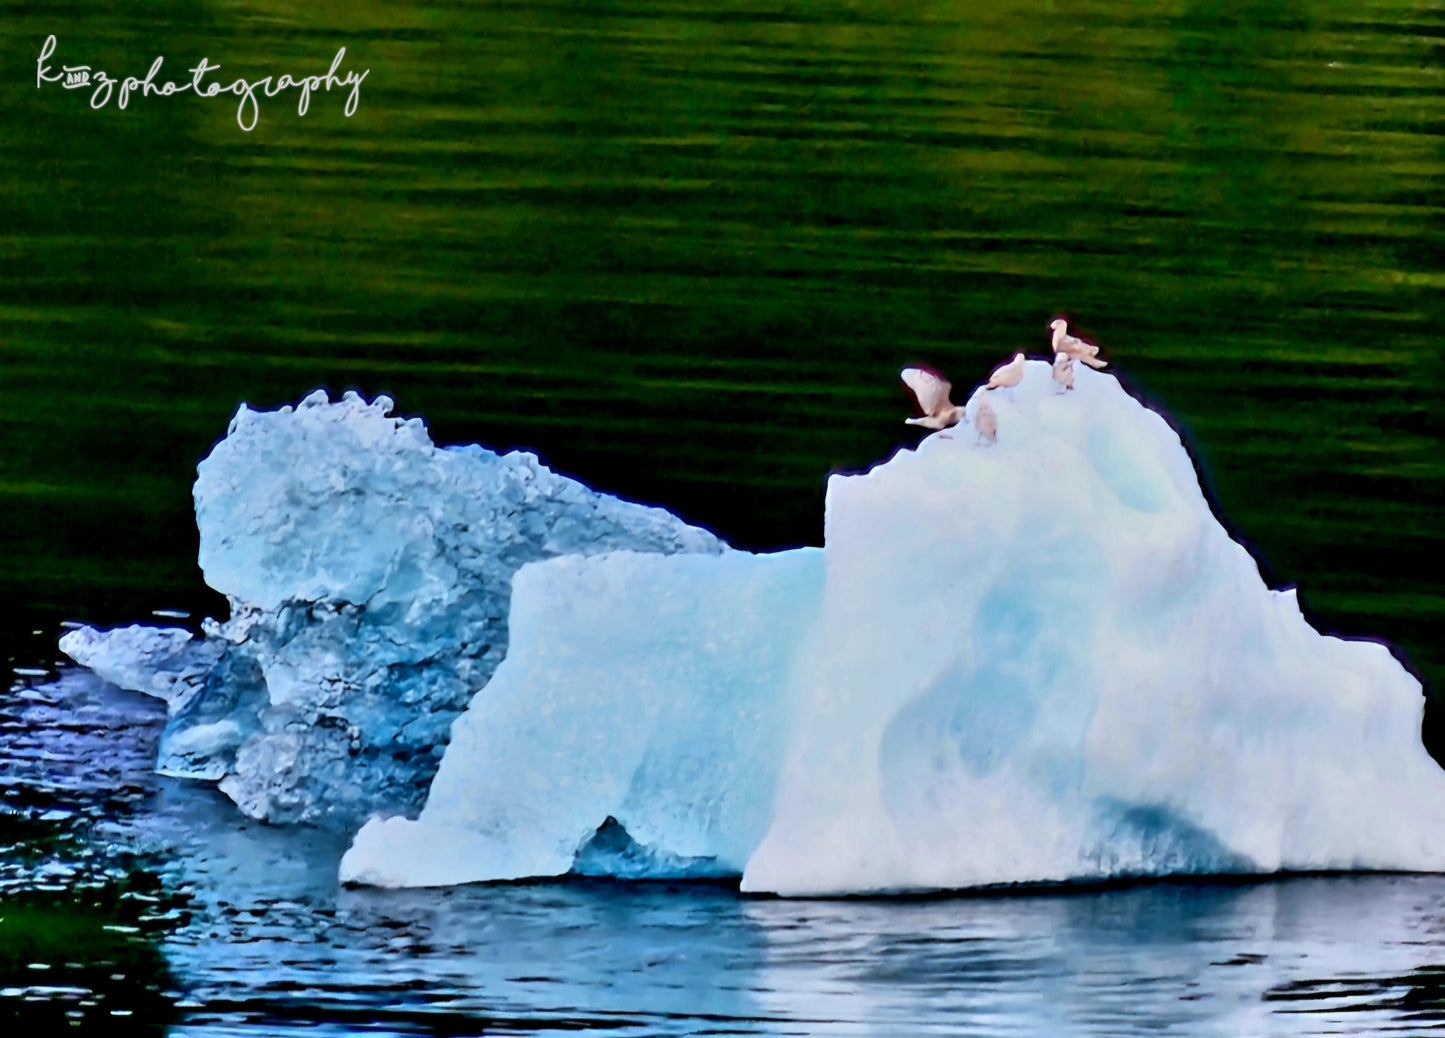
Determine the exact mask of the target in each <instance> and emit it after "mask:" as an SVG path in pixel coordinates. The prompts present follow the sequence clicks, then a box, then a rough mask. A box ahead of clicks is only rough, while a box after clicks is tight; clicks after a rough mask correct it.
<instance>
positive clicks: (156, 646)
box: [60, 624, 221, 714]
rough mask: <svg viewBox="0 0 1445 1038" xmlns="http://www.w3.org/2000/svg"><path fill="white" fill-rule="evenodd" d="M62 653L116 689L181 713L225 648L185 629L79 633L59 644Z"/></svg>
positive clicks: (135, 628)
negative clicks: (141, 694) (155, 700)
mask: <svg viewBox="0 0 1445 1038" xmlns="http://www.w3.org/2000/svg"><path fill="white" fill-rule="evenodd" d="M60 649H61V651H62V652H64V653H65V654H66V655H67V656H69V657H70V658H71V659H73V660H75V662H76V663H79V664H80V665H81V666H83V667H89V668H90V669H91V670H93V671H95V673H96V674H98V675H99V676H100V677H102V678H104V679H105V680H106V681H109V682H110V683H111V684H113V685H119V686H120V687H121V688H124V689H129V690H130V691H132V692H144V693H145V694H146V695H148V696H155V697H156V698H158V699H164V700H165V701H166V703H167V704H168V705H169V708H170V712H171V713H172V714H174V713H176V712H177V711H178V710H180V709H181V708H182V707H184V706H185V704H186V702H187V701H188V700H189V699H190V697H191V696H192V695H194V694H195V692H196V690H197V689H199V688H200V687H201V685H202V684H203V683H204V681H205V679H206V675H207V674H209V673H210V671H211V668H212V667H214V666H215V664H216V661H217V659H218V658H219V657H220V655H221V646H220V645H219V644H217V643H215V642H208V641H206V640H205V639H201V638H193V637H192V636H191V632H190V631H187V630H186V629H185V628H183V627H143V626H141V625H139V624H137V625H135V626H132V627H117V628H115V629H114V630H109V631H98V630H96V629H95V628H93V627H80V628H77V629H76V630H73V631H70V632H69V633H67V634H66V635H65V636H64V637H62V638H61V639H60Z"/></svg>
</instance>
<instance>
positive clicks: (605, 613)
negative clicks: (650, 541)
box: [343, 548, 823, 885]
mask: <svg viewBox="0 0 1445 1038" xmlns="http://www.w3.org/2000/svg"><path fill="white" fill-rule="evenodd" d="M822 578H823V553H822V552H821V551H820V550H819V549H817V548H800V549H798V550H796V551H791V552H784V553H781V554H778V555H771V556H767V555H764V556H756V555H751V554H749V553H747V552H739V551H733V552H728V553H726V554H725V555H720V556H700V555H689V556H682V555H676V556H660V555H640V554H636V553H634V552H617V553H614V554H611V555H604V556H599V557H596V558H590V559H589V558H579V557H568V558H561V559H554V560H552V561H550V562H541V563H536V564H534V565H530V566H525V567H523V568H522V569H521V570H520V571H519V572H518V573H517V576H516V578H515V579H514V580H513V585H512V613H511V616H512V630H513V640H512V646H511V649H510V651H509V655H508V659H507V660H506V661H504V662H503V664H502V665H501V667H499V668H498V669H497V673H496V674H495V675H494V676H493V678H492V681H491V684H489V685H488V686H487V689H486V691H485V692H484V693H483V694H482V695H479V696H477V697H476V698H475V699H473V700H472V703H471V705H470V706H469V707H468V708H467V711H466V713H464V714H463V715H462V716H461V717H460V718H458V719H457V722H456V723H455V724H454V725H453V727H452V742H451V745H452V746H453V747H454V749H453V751H451V752H449V753H448V754H447V755H446V756H445V757H444V758H443V759H442V767H441V770H440V771H439V772H438V773H437V777H436V778H435V779H434V780H433V782H432V788H431V794H430V797H429V799H428V800H427V805H426V807H425V808H424V809H423V811H422V813H421V817H420V818H419V819H418V820H417V821H415V822H411V821H407V820H405V819H402V818H394V819H390V820H389V821H387V822H386V823H384V824H382V825H379V826H376V827H368V829H367V830H365V835H364V837H363V838H362V839H363V840H364V842H365V846H366V847H369V848H374V849H375V853H374V854H367V853H365V852H362V851H357V852H353V854H352V855H350V856H349V857H348V863H354V864H357V865H358V866H359V867H358V868H356V869H352V868H351V867H350V865H348V870H347V871H344V872H343V876H344V877H345V878H346V879H349V880H354V881H363V882H372V883H379V884H385V885H393V884H400V883H414V882H418V881H420V882H421V883H424V884H442V883H455V882H465V881H467V880H472V879H517V878H521V877H524V876H555V875H560V874H562V873H564V872H567V871H568V870H570V869H571V868H572V866H573V861H574V859H575V858H576V857H577V855H578V851H579V849H580V848H582V847H583V845H584V844H586V843H588V841H589V839H591V837H592V836H593V833H594V832H596V831H597V830H598V829H599V828H600V827H602V826H603V825H604V823H605V822H606V821H607V820H608V819H609V818H610V819H613V820H615V823H616V824H617V825H620V826H621V828H622V830H625V835H624V834H623V833H617V834H616V835H615V836H612V837H611V838H609V834H608V833H606V832H604V833H603V834H601V836H602V839H600V840H593V841H592V842H591V845H590V846H589V847H588V850H587V853H585V854H584V855H583V863H582V864H583V868H582V871H587V872H598V871H605V870H606V869H607V868H609V867H613V868H617V869H618V870H621V871H624V872H626V873H627V874H628V875H638V874H641V875H652V874H657V873H659V872H660V873H670V874H682V875H698V874H706V873H709V872H712V873H717V872H722V873H727V874H731V875H734V876H735V875H737V874H738V873H740V872H741V871H742V868H743V865H744V864H745V863H746V862H747V859H748V855H749V854H750V853H751V852H752V849H753V848H754V847H756V846H757V844H758V841H759V840H761V839H762V837H763V833H764V831H765V829H766V826H767V820H768V817H769V810H770V807H771V804H772V798H773V792H774V789H775V787H776V785H777V780H778V770H779V768H780V767H781V765H782V761H783V752H784V749H785V747H786V746H787V744H788V743H789V742H790V741H791V740H792V739H793V735H792V726H793V724H794V723H795V718H794V717H793V715H792V712H791V706H792V704H791V703H790V702H789V700H788V698H787V697H786V696H783V695H781V694H779V693H780V690H782V689H784V688H786V687H787V686H788V683H789V671H790V669H791V667H792V666H793V661H794V657H795V649H796V646H797V645H798V643H799V641H800V640H801V639H802V637H803V636H804V635H805V633H806V631H807V628H808V626H809V625H810V624H811V622H812V619H813V613H812V609H810V605H811V606H812V607H816V605H817V604H818V603H819V601H820V593H821V590H822ZM629 839H630V841H631V843H628V840H629ZM609 862H612V863H613V864H612V865H610V866H609V864H608V863H609ZM363 863H364V864H363Z"/></svg>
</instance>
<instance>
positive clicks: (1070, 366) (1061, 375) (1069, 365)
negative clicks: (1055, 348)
mask: <svg viewBox="0 0 1445 1038" xmlns="http://www.w3.org/2000/svg"><path fill="white" fill-rule="evenodd" d="M1054 381H1055V382H1057V383H1058V384H1059V392H1060V393H1067V392H1068V391H1069V390H1071V389H1073V388H1074V358H1073V357H1070V356H1069V355H1068V354H1067V353H1063V352H1060V353H1055V354H1054Z"/></svg>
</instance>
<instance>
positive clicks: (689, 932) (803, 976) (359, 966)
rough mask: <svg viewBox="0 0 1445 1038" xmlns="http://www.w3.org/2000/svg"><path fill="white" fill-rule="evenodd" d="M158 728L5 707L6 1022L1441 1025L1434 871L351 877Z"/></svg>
mask: <svg viewBox="0 0 1445 1038" xmlns="http://www.w3.org/2000/svg"><path fill="white" fill-rule="evenodd" d="M163 716H164V708H163V706H162V705H161V704H159V703H156V702H153V701H149V700H145V699H143V698H142V697H139V696H135V695H132V694H129V693H121V692H119V691H117V690H115V689H111V688H107V687H106V686H103V685H100V684H99V683H98V682H96V681H95V680H94V679H92V678H90V677H89V676H88V675H86V674H85V673H84V672H76V671H72V672H70V673H69V674H67V675H66V677H65V679H64V681H63V682H62V683H61V684H60V685H58V686H57V685H50V686H41V687H38V688H36V689H32V690H27V691H20V690H14V691H12V692H11V693H9V694H8V695H7V696H5V697H4V699H3V702H0V750H3V755H0V807H3V815H0V818H3V819H4V824H5V825H6V826H7V829H8V832H7V833H6V834H5V836H6V838H7V839H6V843H7V853H6V855H5V860H6V862H7V864H6V865H5V866H4V871H3V876H0V1020H5V1019H7V1018H11V1019H15V1020H18V1021H19V1022H20V1023H22V1024H23V1025H24V1030H22V1031H21V1032H18V1033H24V1034H37V1035H38V1034H56V1033H65V1032H67V1031H69V1032H71V1033H75V1031H76V1030H77V1029H79V1030H83V1031H85V1032H86V1033H95V1034H106V1035H115V1034H121V1035H125V1034H144V1035H156V1036H159V1035H162V1034H171V1035H175V1036H182V1035H184V1036H197V1038H198V1036H206V1038H212V1036H215V1038H219V1036H228V1038H229V1036H236V1038H241V1036H244V1038H284V1036H291V1035H296V1036H302V1035H308V1034H314V1033H321V1034H369V1035H433V1036H435V1035H445V1036H462V1035H479V1034H497V1035H503V1034H511V1035H545V1034H556V1033H565V1032H573V1031H586V1032H588V1033H594V1034H604V1035H684V1034H690V1035H702V1034H755V1035H788V1034H797V1035H862V1034H866V1035H882V1036H896V1035H923V1034H949V1035H980V1036H985V1035H986V1036H1003V1035H1020V1036H1036V1035H1045V1034H1047V1035H1121V1034H1175V1035H1220V1036H1227V1038H1237V1036H1240V1035H1263V1034H1269V1035H1306V1034H1329V1033H1348V1034H1352V1035H1385V1034H1400V1033H1406V1034H1412V1035H1423V1034H1445V877H1439V876H1373V877H1371V876H1351V877H1320V878H1296V879H1287V880H1279V881H1275V882H1267V883H1254V884H1246V885H1227V884H1218V883H1215V884H1200V883H1179V884H1159V885H1150V886H1141V887H1135V888H1132V889H1115V890H1104V891H1092V892H1085V893H1057V892H1055V893H1032V894H1023V895H1018V896H990V897H968V898H959V897H954V898H934V899H918V900H902V901H899V900H893V901H888V900H873V901H867V900H855V901H832V902H827V901H823V902H799V901H784V900H778V899H762V898H747V897H743V896H741V895H739V894H737V893H736V892H734V891H732V890H728V889H726V888H723V887H719V886H705V885H697V886H688V885H679V884H645V883H642V884H614V883H606V882H583V881H578V882H569V883H546V884H531V885H493V886H471V887H461V888H454V889H450V890H414V891H395V892H387V891H376V890H342V889H338V888H337V886H336V883H335V875H336V873H335V868H336V862H337V860H338V858H339V856H340V853H341V850H342V846H341V845H340V843H339V842H338V841H337V840H336V839H335V838H334V837H332V836H329V835H324V834H319V833H316V832H313V831H309V830H304V829H300V830H298V829H292V830H283V829H275V828H268V827H265V826H256V825H254V824H243V823H241V822H240V821H239V820H238V819H237V817H236V814H235V812H234V811H233V810H232V808H231V807H230V805H229V803H228V802H227V801H226V800H225V799H224V798H223V797H221V796H220V795H219V794H217V793H216V792H215V791H214V790H212V789H209V788H207V787H205V786H203V785H198V784H190V783H184V782H179V781H176V780H170V779H161V778H158V777H156V776H155V775H153V774H151V773H150V772H149V770H148V769H149V762H148V760H147V759H146V754H147V751H153V748H154V740H155V738H156V736H157V735H158V731H159V725H160V723H161V722H162V721H163ZM100 760H103V761H104V762H105V768H104V769H103V770H99V771H98V770H97V769H96V767H95V762H97V761H100ZM22 827H28V828H27V832H26V833H25V835H24V836H23V838H22V839H20V840H18V841H17V840H16V838H15V837H16V833H17V831H18V830H19V829H21V828H22ZM17 846H20V847H23V848H27V850H26V853H25V855H24V856H23V860H18V859H17V858H16V857H15V851H16V847H17ZM72 1021H73V1022H74V1023H73V1025H72ZM7 1033H17V1032H15V1031H10V1032H7Z"/></svg>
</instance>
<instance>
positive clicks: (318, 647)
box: [61, 391, 727, 829]
mask: <svg viewBox="0 0 1445 1038" xmlns="http://www.w3.org/2000/svg"><path fill="white" fill-rule="evenodd" d="M391 408H392V401H391V400H389V399H388V398H386V397H378V398H377V399H375V400H374V401H372V402H371V403H367V402H366V401H364V400H363V399H362V398H361V397H360V396H358V395H357V394H355V393H347V394H346V395H345V396H344V397H343V398H342V400H341V401H339V402H337V403H331V402H330V401H329V400H328V398H327V396H326V394H325V393H324V392H321V391H317V392H316V393H313V394H312V395H310V396H308V397H307V398H306V399H305V400H303V401H302V402H301V403H300V404H299V405H298V406H296V407H295V408H292V407H289V406H288V407H282V408H280V409H279V410H276V411H270V412H260V411H253V410H251V409H249V408H247V407H246V406H245V405H242V406H241V408H240V409H239V410H238V411H237V412H236V415H235V417H234V418H233V419H232V421H231V424H230V428H229V430H228V432H227V434H226V437H225V438H224V439H222V440H221V441H220V442H219V443H218V444H217V445H216V447H215V448H214V450H213V451H212V452H211V454H210V455H209V456H208V457H207V458H206V459H205V460H204V461H202V462H201V464H200V466H199V469H198V478H197V480H196V485H195V502H196V520H197V525H198V527H199V530H200V564H201V569H202V571H203V573H204V575H205V578H206V581H207V583H208V584H210V585H211V587H213V588H215V589H216V590H218V591H221V592H222V593H224V594H225V595H226V596H227V598H228V599H229V600H230V604H231V619H230V620H229V621H227V622H226V623H223V624H216V623H214V622H210V623H208V624H207V625H206V637H205V638H203V639H194V640H193V639H191V637H190V635H189V633H188V632H186V631H184V630H177V629H156V628H146V627H129V628H122V629H119V630H115V631H103V632H99V631H95V630H92V629H89V628H82V629H80V630H77V631H73V632H71V633H69V634H67V635H66V636H65V637H64V638H62V639H61V648H62V649H63V650H64V651H66V652H67V653H69V654H70V655H71V656H72V658H74V659H76V660H77V662H80V663H82V664H85V665H87V666H90V667H91V668H92V669H94V670H95V671H96V672H97V673H98V674H100V675H101V676H102V677H105V678H107V679H109V680H112V681H115V682H116V683H117V684H120V685H122V686H123V687H126V688H132V689H135V690H137V691H142V692H146V693H149V694H152V695H159V696H161V697H162V698H165V699H167V700H168V701H169V703H170V710H171V715H172V716H171V719H170V722H169V724H168V726H167V728H166V731H165V734H164V736H163V737H162V742H161V749H160V760H159V763H158V770H160V771H161V772H162V773H164V774H170V775H179V776H186V777H192V778H204V779H211V780H218V781H219V782H220V788H221V789H222V790H224V791H225V792H226V793H227V794H228V795H229V796H230V797H231V798H232V799H233V800H235V801H236V803H237V804H238V805H239V806H240V807H241V809H242V810H243V811H245V812H246V813H247V814H248V815H251V816H253V817H257V818H262V819H265V820H267V821H270V822H315V823H319V824H323V825H327V826H330V827H334V828H340V829H355V828H356V827H357V826H359V825H360V824H361V823H362V822H363V821H364V820H365V819H366V817H367V816H368V815H370V814H371V813H372V812H375V811H388V812H400V813H415V811H416V810H417V809H418V808H419V806H420V804H421V801H422V799H423V798H424V796H425V794H426V789H427V783H428V782H429V781H430V779H431V776H432V774H433V773H434V772H435V770H436V767H437V763H438V760H439V758H440V756H441V753H442V750H443V748H444V747H445V745H446V742H447V734H448V729H449V727H450V725H451V722H452V720H453V719H454V718H455V717H456V716H457V715H458V714H459V713H460V711H461V710H462V709H463V708H464V707H465V706H466V704H467V702H468V700H469V699H470V698H471V696H472V695H473V693H475V692H476V691H477V690H478V689H480V688H482V687H483V686H484V685H485V684H486V683H487V680H488V678H489V677H490V676H491V674H492V672H493V671H494V670H495V669H496V667H497V664H498V663H499V662H500V661H501V660H502V658H503V657H504V655H505V653H506V649H507V641H508V628H507V607H508V601H509V599H510V594H511V580H512V575H513V574H514V573H515V572H516V570H517V569H518V567H520V566H522V565H524V564H525V563H528V562H532V561H536V560H540V559H546V558H551V557H554V556H559V555H588V554H595V553H601V552H608V551H612V550H616V549H624V548H625V549H632V550H636V551H640V552H662V553H667V552H700V553H705V554H717V553H720V552H724V551H726V550H727V547H726V545H724V544H723V543H722V542H721V541H720V540H718V539H717V538H716V537H715V536H714V535H712V534H711V533H709V532H707V531H705V530H700V529H697V528H695V527H691V526H688V525H687V524H685V523H683V522H682V521H681V520H679V519H677V518H676V517H675V516H673V515H671V514H669V513H667V512H665V511H663V510H662V509H658V508H650V507H645V506H642V505H638V504H634V503H632V502H628V501H623V500H620V499H618V498H615V497H610V496H608V495H605V494H599V493H597V492H595V491H592V490H590V489H589V488H587V487H586V486H585V485H583V484H581V483H579V482H577V481H575V480H571V479H567V478H565V477H563V476H559V475H557V474H556V473H553V472H551V471H549V470H548V469H547V468H545V467H544V466H543V465H541V464H540V463H539V462H538V460H537V458H536V457H535V456H534V455H531V454H528V453H526V452H523V451H514V452H511V453H508V454H503V455H499V454H496V453H494V452H492V451H489V450H487V449H485V448H483V447H480V446H477V445H468V446H462V447H448V448H438V447H435V446H434V445H433V444H432V442H431V440H430V439H429V437H428V436H427V433H426V429H425V427H424V426H423V424H422V422H421V420H420V419H416V418H412V419H407V420H401V419H397V418H393V417H390V411H391Z"/></svg>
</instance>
